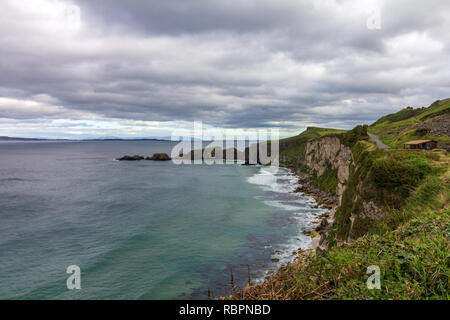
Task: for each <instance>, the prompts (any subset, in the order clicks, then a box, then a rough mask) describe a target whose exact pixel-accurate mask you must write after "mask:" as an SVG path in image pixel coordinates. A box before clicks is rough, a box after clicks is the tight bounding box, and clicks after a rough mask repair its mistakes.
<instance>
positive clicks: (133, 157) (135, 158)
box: [116, 154, 144, 161]
mask: <svg viewBox="0 0 450 320" xmlns="http://www.w3.org/2000/svg"><path fill="white" fill-rule="evenodd" d="M116 160H119V161H139V160H144V157H142V156H139V155H137V154H136V155H134V156H128V155H126V156H123V157H122V158H118V159H116Z"/></svg>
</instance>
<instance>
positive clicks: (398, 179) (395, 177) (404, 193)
mask: <svg viewBox="0 0 450 320" xmlns="http://www.w3.org/2000/svg"><path fill="white" fill-rule="evenodd" d="M431 172H432V167H431V166H430V164H429V161H428V159H427V158H425V157H423V156H421V155H418V154H414V153H410V154H408V153H387V154H386V156H384V157H381V158H378V159H375V161H374V162H373V167H372V171H371V178H372V181H373V182H374V184H375V185H376V187H377V188H378V189H380V190H383V191H384V192H383V193H384V194H391V196H393V198H395V199H397V200H398V201H400V203H398V205H401V202H403V201H404V200H405V199H406V198H407V197H408V196H409V194H410V192H411V190H413V189H414V187H416V186H417V185H418V184H419V182H420V181H421V180H422V179H423V178H424V177H425V176H427V175H428V174H430V173H431Z"/></svg>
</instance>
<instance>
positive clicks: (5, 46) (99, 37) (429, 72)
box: [0, 0, 450, 138]
mask: <svg viewBox="0 0 450 320" xmlns="http://www.w3.org/2000/svg"><path fill="white" fill-rule="evenodd" d="M449 17H450V2H449V1H448V0H428V1H423V0H395V1H388V0H386V1H382V0H374V1H361V0H354V1H350V0H348V1H347V0H310V1H302V0H236V1H235V0H213V1H212V0H170V1H167V0H146V1H138V0H129V1H123V0H107V1H106V0H77V1H75V0H73V1H65V0H33V1H17V0H2V1H1V2H0V135H9V136H22V137H49V138H85V137H105V136H117V137H146V136H170V134H171V131H172V130H173V129H174V128H180V127H190V126H192V123H191V121H194V120H197V121H199V120H201V121H203V123H204V124H205V125H207V126H211V127H216V128H220V129H222V128H223V129H226V130H228V132H234V133H242V132H245V131H246V130H248V129H252V128H280V132H281V134H282V135H284V136H287V135H293V134H297V133H299V132H301V131H302V130H303V129H304V128H305V127H306V126H324V127H335V128H352V127H353V126H355V125H356V124H361V123H371V122H373V121H374V120H376V119H377V118H379V117H380V116H382V115H384V114H386V113H391V112H395V111H397V110H398V109H400V108H403V107H406V106H408V105H411V106H414V107H420V106H428V105H430V104H431V103H432V102H434V101H435V100H437V99H443V98H448V97H450V72H449V69H450V68H449V61H450V36H449V32H450V18H449ZM378 18H380V19H378Z"/></svg>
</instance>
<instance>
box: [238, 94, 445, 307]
mask: <svg viewBox="0 0 450 320" xmlns="http://www.w3.org/2000/svg"><path fill="white" fill-rule="evenodd" d="M449 103H450V99H446V100H443V101H438V102H435V103H434V104H433V105H431V106H430V107H429V108H421V109H418V110H417V109H412V108H407V109H405V110H402V111H400V112H398V113H396V114H392V115H387V116H385V117H383V118H381V119H380V120H379V121H377V122H376V123H375V124H374V125H372V126H371V127H370V128H369V129H370V130H371V132H373V133H375V134H378V135H380V137H381V138H384V139H385V141H387V142H390V143H391V144H392V146H393V147H395V146H401V145H402V143H403V142H404V141H407V140H411V139H412V138H415V135H416V134H418V132H417V131H416V130H417V127H419V126H421V123H426V126H427V127H426V128H427V129H429V130H430V132H431V133H432V134H435V135H437V134H441V131H442V130H444V127H441V122H442V119H444V120H445V119H446V117H447V114H448V110H449V106H450V104H449ZM438 121H439V122H438ZM434 122H438V123H437V124H434ZM406 126H408V127H406ZM416 126H417V127H416ZM398 127H401V128H400V129H399V130H396V129H397V128H398ZM405 128H406V129H405ZM367 129H368V127H367V126H358V127H356V128H354V129H353V130H350V131H346V132H339V131H338V130H335V129H324V128H308V129H307V130H306V131H304V132H303V133H301V134H300V135H298V136H296V137H292V138H288V139H284V140H281V141H280V163H281V164H282V165H284V166H287V167H289V168H291V169H292V170H294V171H295V172H297V174H298V176H299V183H300V187H299V188H298V192H303V193H306V194H309V195H311V196H313V197H314V198H315V199H316V200H318V202H319V203H320V204H322V206H323V204H325V205H326V204H327V203H326V201H323V200H324V199H325V200H328V199H327V198H328V195H327V194H333V195H334V197H339V206H337V207H335V209H331V211H330V212H329V214H325V215H324V217H323V219H322V220H321V222H320V224H319V225H318V226H317V227H316V231H317V232H319V234H320V235H321V239H320V243H319V248H318V249H319V250H317V249H316V251H315V253H316V254H314V253H313V252H310V251H305V252H303V253H302V254H299V255H298V257H297V260H296V261H295V262H293V263H291V264H288V265H286V266H283V267H282V268H280V269H279V270H278V272H277V273H276V274H274V276H272V277H269V278H267V279H266V280H265V282H264V283H262V284H257V285H252V286H247V287H246V288H244V289H243V290H241V291H240V292H239V293H238V294H236V295H234V296H233V298H234V299H294V300H297V299H349V298H354V299H435V298H436V299H446V298H447V297H448V292H449V282H448V276H447V275H446V274H445V272H443V270H447V269H448V237H446V236H445V235H447V234H448V233H449V232H450V230H449V228H450V227H449V226H450V171H449V163H450V156H449V154H448V152H447V151H446V150H432V151H424V150H403V149H400V148H397V149H395V148H393V149H390V150H382V149H377V146H376V145H375V144H374V143H372V142H370V141H368V136H367ZM419 129H420V128H419ZM445 129H446V128H445ZM433 130H434V131H433ZM438 130H439V131H438ZM444 134H445V132H444ZM427 138H428V137H427ZM429 138H433V139H436V140H438V139H439V138H440V140H438V141H440V143H447V142H448V141H449V140H448V135H447V136H442V137H437V136H436V138H435V136H432V137H429ZM323 207H324V206H323ZM320 249H322V250H320ZM369 265H377V266H380V268H381V270H382V275H383V278H382V279H383V280H382V281H383V286H382V287H381V289H380V290H368V289H367V287H366V281H365V279H364V275H366V272H367V267H368V266H369ZM417 270H425V271H426V272H417ZM430 274H433V275H435V276H434V277H430V276H429V275H430ZM411 284H414V285H413V286H412V285H411ZM388 289H389V290H388Z"/></svg>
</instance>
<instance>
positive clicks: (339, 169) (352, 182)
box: [281, 126, 386, 250]
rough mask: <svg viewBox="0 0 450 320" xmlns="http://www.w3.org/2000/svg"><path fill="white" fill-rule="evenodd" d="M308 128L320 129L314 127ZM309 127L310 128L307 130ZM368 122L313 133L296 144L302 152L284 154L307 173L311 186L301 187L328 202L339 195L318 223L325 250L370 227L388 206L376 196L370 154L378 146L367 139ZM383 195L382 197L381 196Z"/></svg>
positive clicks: (302, 189) (297, 167)
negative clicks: (324, 194)
mask: <svg viewBox="0 0 450 320" xmlns="http://www.w3.org/2000/svg"><path fill="white" fill-rule="evenodd" d="M308 130H315V131H316V132H317V130H320V129H318V128H312V129H308ZM308 130H307V131H308ZM367 138H368V136H367V126H358V127H356V128H355V129H353V130H350V131H348V132H344V133H331V134H326V135H323V136H320V137H314V138H312V139H310V140H308V141H306V142H305V141H304V142H303V146H301V145H300V146H297V148H298V150H299V151H300V152H297V153H296V154H295V156H294V157H292V156H291V157H289V156H288V155H285V157H284V158H283V157H281V160H282V163H284V164H286V163H287V164H289V165H290V167H294V168H296V169H297V171H300V172H302V174H304V175H306V176H307V179H303V180H302V183H303V184H305V180H307V181H308V182H307V183H308V184H309V186H310V187H311V188H304V187H303V188H299V191H301V192H305V193H309V194H312V195H313V196H314V195H317V192H315V190H313V189H316V190H320V194H323V193H326V194H327V195H328V196H323V195H322V196H319V197H316V199H317V198H318V200H319V203H324V202H325V204H326V203H327V201H321V200H328V199H329V197H333V198H335V199H336V204H337V207H336V208H335V210H331V211H330V214H329V215H328V216H326V217H325V218H324V219H323V220H322V221H321V223H320V225H319V226H318V227H317V229H316V231H318V232H319V233H320V234H321V240H320V248H321V249H323V250H325V249H327V248H328V245H329V244H330V243H334V244H336V243H341V242H350V241H352V240H353V239H357V238H358V237H360V236H361V235H363V234H365V233H366V232H368V231H369V229H370V228H371V226H372V225H376V224H378V222H379V221H380V220H382V219H384V218H385V216H386V213H385V211H386V210H385V208H384V206H383V205H382V204H381V202H382V201H377V200H379V198H377V197H374V196H373V194H374V191H375V193H376V192H377V191H378V189H377V186H375V185H374V183H373V179H372V178H373V175H372V174H371V165H372V162H371V161H370V156H371V155H372V152H374V151H375V150H376V147H375V146H374V145H373V144H372V143H370V142H367ZM381 198H382V197H381Z"/></svg>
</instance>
